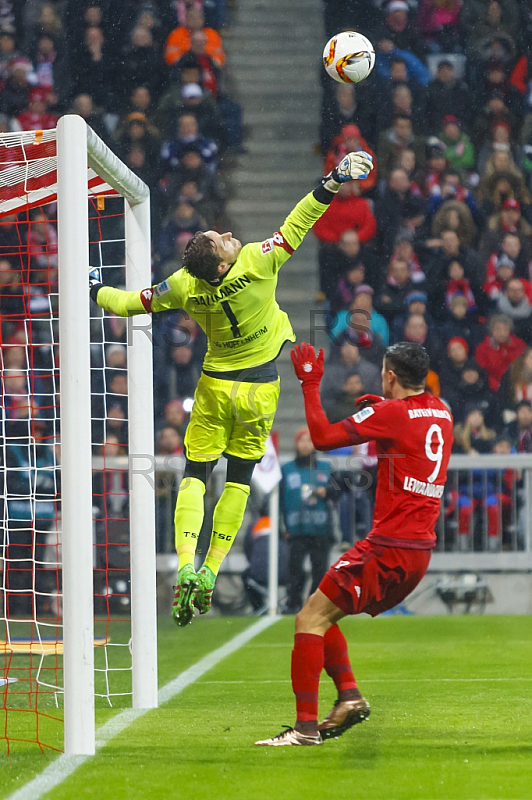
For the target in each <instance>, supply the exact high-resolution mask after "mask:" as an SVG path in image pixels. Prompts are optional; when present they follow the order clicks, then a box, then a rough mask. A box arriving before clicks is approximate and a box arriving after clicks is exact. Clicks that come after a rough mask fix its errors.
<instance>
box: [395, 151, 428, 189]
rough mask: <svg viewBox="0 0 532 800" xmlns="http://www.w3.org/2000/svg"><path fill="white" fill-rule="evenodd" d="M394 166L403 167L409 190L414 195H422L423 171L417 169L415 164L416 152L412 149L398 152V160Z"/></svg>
mask: <svg viewBox="0 0 532 800" xmlns="http://www.w3.org/2000/svg"><path fill="white" fill-rule="evenodd" d="M395 166H396V167H399V169H404V171H405V172H406V174H407V175H408V178H409V180H410V185H409V188H410V191H411V192H412V194H413V195H415V196H416V197H422V196H423V173H422V171H421V170H420V169H418V167H417V164H416V154H415V153H414V151H413V150H403V151H402V153H400V154H399V160H398V161H397V163H396V165H395Z"/></svg>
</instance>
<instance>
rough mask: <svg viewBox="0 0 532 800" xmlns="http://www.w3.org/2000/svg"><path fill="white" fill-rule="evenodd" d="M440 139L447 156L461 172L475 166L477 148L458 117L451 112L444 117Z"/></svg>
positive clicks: (450, 162) (452, 164)
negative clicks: (463, 129)
mask: <svg viewBox="0 0 532 800" xmlns="http://www.w3.org/2000/svg"><path fill="white" fill-rule="evenodd" d="M439 136H440V139H441V141H442V142H443V143H444V145H445V158H446V159H447V161H448V162H449V164H450V165H451V166H452V167H454V168H455V169H457V170H460V172H465V171H467V170H472V169H474V167H475V148H474V147H473V144H472V142H471V140H470V138H469V136H468V135H467V134H466V133H464V132H463V131H462V124H461V122H460V120H459V119H458V117H456V116H455V115H454V114H449V115H447V116H446V117H444V118H443V121H442V130H441V133H440V135H439Z"/></svg>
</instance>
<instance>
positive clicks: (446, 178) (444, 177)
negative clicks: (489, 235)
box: [427, 168, 484, 228]
mask: <svg viewBox="0 0 532 800" xmlns="http://www.w3.org/2000/svg"><path fill="white" fill-rule="evenodd" d="M438 190H439V191H438ZM431 195H432V196H431V198H430V200H429V202H428V206H427V218H428V221H429V222H430V220H431V219H432V217H433V215H434V214H436V212H437V211H438V210H439V209H440V208H441V207H442V206H443V204H444V203H447V202H449V201H450V200H456V201H458V202H460V203H465V205H466V206H467V207H468V209H469V211H470V212H471V216H472V217H473V221H474V223H475V225H476V226H477V227H478V228H481V227H482V226H483V224H484V218H483V215H482V213H481V212H480V209H479V207H478V206H477V201H476V200H475V197H474V195H473V194H472V193H471V192H470V191H469V189H466V188H465V187H464V186H462V181H461V176H460V173H459V172H458V170H456V169H452V168H449V169H446V170H445V171H444V172H442V173H441V175H440V181H439V186H433V190H432V192H431Z"/></svg>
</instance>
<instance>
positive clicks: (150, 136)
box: [117, 111, 160, 177]
mask: <svg viewBox="0 0 532 800" xmlns="http://www.w3.org/2000/svg"><path fill="white" fill-rule="evenodd" d="M117 143H118V150H119V152H120V154H121V156H122V157H124V158H125V157H126V154H127V153H128V152H129V150H130V148H131V147H132V146H133V145H139V146H141V147H142V149H143V151H144V153H145V157H146V166H147V169H148V171H149V172H150V173H152V174H153V175H154V177H157V175H158V172H159V151H160V142H159V137H158V136H157V135H156V134H155V133H154V132H153V130H150V126H149V124H148V120H147V119H146V115H145V114H142V113H141V112H140V111H133V112H132V113H131V114H128V115H127V117H126V120H125V125H124V126H123V129H122V132H121V133H120V135H119V136H117Z"/></svg>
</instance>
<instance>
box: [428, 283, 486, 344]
mask: <svg viewBox="0 0 532 800" xmlns="http://www.w3.org/2000/svg"><path fill="white" fill-rule="evenodd" d="M438 331H439V333H440V335H441V337H442V342H443V344H445V345H446V344H448V342H449V341H450V340H451V339H453V338H454V337H456V336H457V337H459V338H460V339H464V340H465V341H466V342H467V345H468V347H469V348H470V350H475V348H476V347H477V345H479V344H480V342H481V340H482V339H483V338H484V328H483V327H482V325H480V324H479V322H478V321H477V317H476V314H470V313H469V304H468V300H467V298H466V297H465V296H464V295H463V294H455V295H454V297H452V298H451V299H450V301H449V306H448V312H447V316H446V318H445V321H444V322H443V324H442V325H441V326H438Z"/></svg>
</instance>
